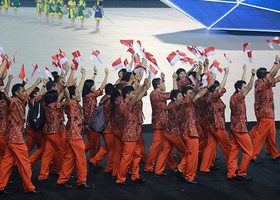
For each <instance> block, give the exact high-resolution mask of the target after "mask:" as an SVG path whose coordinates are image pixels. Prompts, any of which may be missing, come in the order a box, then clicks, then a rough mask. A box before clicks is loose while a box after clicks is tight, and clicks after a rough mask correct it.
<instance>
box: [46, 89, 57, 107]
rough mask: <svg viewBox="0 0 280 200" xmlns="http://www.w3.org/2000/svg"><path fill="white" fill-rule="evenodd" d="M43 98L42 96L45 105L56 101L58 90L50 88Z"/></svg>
mask: <svg viewBox="0 0 280 200" xmlns="http://www.w3.org/2000/svg"><path fill="white" fill-rule="evenodd" d="M43 98H44V101H45V103H46V105H49V104H51V103H53V102H56V101H57V99H58V92H57V91H56V90H50V91H48V92H46V94H45V95H44V97H43Z"/></svg>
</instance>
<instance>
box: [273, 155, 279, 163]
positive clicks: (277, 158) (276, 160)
mask: <svg viewBox="0 0 280 200" xmlns="http://www.w3.org/2000/svg"><path fill="white" fill-rule="evenodd" d="M272 161H275V162H279V161H280V156H277V157H276V158H272Z"/></svg>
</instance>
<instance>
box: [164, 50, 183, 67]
mask: <svg viewBox="0 0 280 200" xmlns="http://www.w3.org/2000/svg"><path fill="white" fill-rule="evenodd" d="M166 59H167V60H168V62H169V63H170V65H171V66H172V67H173V66H174V65H175V64H176V63H177V62H178V61H179V60H180V57H179V55H178V54H177V53H175V52H174V51H173V52H172V53H171V54H169V55H168V56H167V57H166Z"/></svg>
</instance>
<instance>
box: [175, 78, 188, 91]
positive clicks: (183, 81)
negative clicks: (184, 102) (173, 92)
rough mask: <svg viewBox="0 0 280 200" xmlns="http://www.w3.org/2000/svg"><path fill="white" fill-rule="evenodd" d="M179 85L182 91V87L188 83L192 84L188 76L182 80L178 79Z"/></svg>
mask: <svg viewBox="0 0 280 200" xmlns="http://www.w3.org/2000/svg"><path fill="white" fill-rule="evenodd" d="M177 85H178V90H180V91H182V89H183V88H184V87H186V86H188V85H191V82H190V80H189V79H188V78H185V79H182V80H178V81H177Z"/></svg>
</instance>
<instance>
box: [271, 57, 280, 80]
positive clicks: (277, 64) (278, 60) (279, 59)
mask: <svg viewBox="0 0 280 200" xmlns="http://www.w3.org/2000/svg"><path fill="white" fill-rule="evenodd" d="M279 68H280V57H279V56H278V55H276V56H275V62H274V63H273V66H272V68H271V69H270V79H272V78H274V77H275V76H276V74H277V73H278V70H279Z"/></svg>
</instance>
